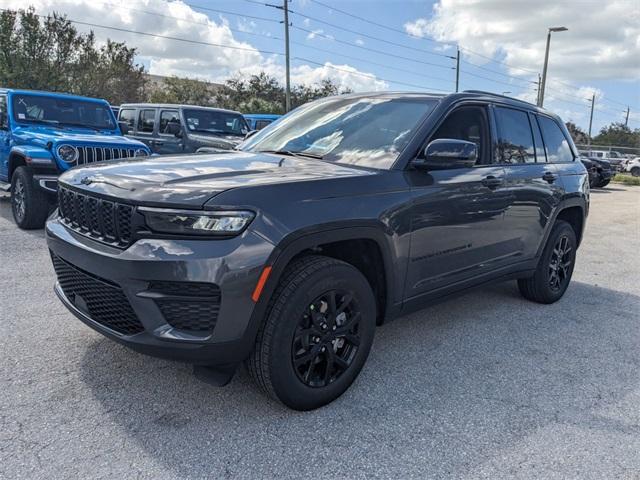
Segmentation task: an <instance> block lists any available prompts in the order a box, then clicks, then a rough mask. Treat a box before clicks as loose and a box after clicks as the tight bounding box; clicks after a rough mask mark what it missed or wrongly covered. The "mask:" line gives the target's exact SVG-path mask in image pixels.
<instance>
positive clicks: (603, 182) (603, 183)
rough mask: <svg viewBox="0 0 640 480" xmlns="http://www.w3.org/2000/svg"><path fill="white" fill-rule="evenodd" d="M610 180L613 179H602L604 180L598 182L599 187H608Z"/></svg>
mask: <svg viewBox="0 0 640 480" xmlns="http://www.w3.org/2000/svg"><path fill="white" fill-rule="evenodd" d="M610 181H611V180H610V179H609V180H604V181H602V182H600V183H599V184H598V187H599V188H604V187H606V186H607V185H609V182H610Z"/></svg>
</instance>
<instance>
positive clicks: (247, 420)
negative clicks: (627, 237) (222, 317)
mask: <svg viewBox="0 0 640 480" xmlns="http://www.w3.org/2000/svg"><path fill="white" fill-rule="evenodd" d="M639 306H640V298H639V297H637V296H634V295H631V294H629V293H623V292H618V291H614V290H609V289H606V288H601V287H598V286H593V285H588V284H585V283H579V282H574V283H572V285H571V286H570V288H569V290H568V291H567V293H566V295H565V297H564V298H563V299H562V300H561V301H560V302H558V303H556V304H554V305H539V304H534V303H531V302H527V301H525V300H523V299H522V298H521V297H520V296H519V294H518V291H517V288H516V287H515V285H514V282H510V283H503V284H498V285H494V286H491V287H486V288H483V289H480V290H477V291H474V292H471V293H468V294H466V295H464V296H461V297H458V298H456V299H453V300H450V301H447V302H445V303H441V304H438V305H435V306H433V307H430V308H427V309H425V310H423V311H421V312H417V313H415V314H412V315H409V316H406V317H403V318H400V319H398V320H395V321H393V322H390V323H389V324H387V325H384V326H382V327H380V328H379V329H378V330H377V332H376V339H375V343H374V347H373V350H372V352H371V355H370V357H369V360H368V362H367V364H366V365H365V368H364V370H363V372H362V374H361V375H360V376H359V378H358V379H357V380H356V382H355V383H354V384H353V385H352V387H351V388H350V389H349V390H348V391H347V392H346V393H345V394H344V395H343V396H342V397H341V398H339V399H338V400H337V401H335V402H334V403H332V404H330V405H328V406H326V407H323V408H321V409H318V410H315V411H312V412H306V413H300V412H294V411H290V410H288V409H286V408H285V407H283V406H281V405H280V404H279V403H277V402H274V401H272V400H269V399H268V398H266V397H265V396H264V395H262V393H261V392H260V391H259V390H258V389H257V388H256V387H255V386H254V384H253V383H252V382H251V381H250V379H249V377H248V375H247V373H246V372H245V371H244V369H241V370H239V372H238V374H237V375H236V377H235V378H234V379H233V381H232V382H231V383H230V384H229V385H228V386H227V387H225V388H215V387H211V386H209V385H206V384H204V383H201V382H200V381H198V380H196V379H195V378H194V377H193V375H191V370H190V367H189V366H187V365H183V364H177V363H172V362H167V361H162V360H158V359H154V358H150V357H145V356H142V355H139V354H136V353H134V352H132V351H129V350H128V349H126V348H125V347H122V346H120V345H117V344H115V343H113V342H111V341H108V340H107V339H104V338H99V339H96V340H95V341H94V342H93V343H91V344H89V345H88V346H87V350H86V353H85V355H84V357H83V360H82V365H81V380H82V381H83V382H84V383H85V384H86V385H87V386H88V387H89V389H90V391H91V392H92V394H93V396H94V397H95V398H96V399H97V400H98V401H99V402H100V404H101V405H102V406H103V407H104V415H105V416H107V417H108V420H106V421H108V422H115V423H116V424H118V425H119V426H120V427H121V428H122V430H123V432H124V433H125V434H126V435H128V436H129V437H130V438H131V439H133V440H135V441H136V442H137V443H138V444H139V445H140V446H141V447H142V448H144V449H145V451H146V452H147V453H148V454H149V455H151V456H152V457H153V458H154V459H156V460H157V461H158V462H161V463H162V464H163V466H164V467H166V468H167V469H170V470H171V471H173V472H174V473H175V475H176V476H180V477H181V478H192V477H198V478H200V477H203V476H204V477H207V476H209V477H221V476H235V475H239V474H240V472H242V474H244V475H249V476H251V477H255V478H271V477H275V476H287V477H290V476H294V477H297V478H301V477H304V476H305V475H307V474H309V475H312V474H313V465H318V464H322V465H324V467H323V468H324V471H327V470H326V465H327V462H329V463H328V464H329V465H333V468H335V473H336V475H345V476H347V477H348V476H349V473H348V472H345V471H344V470H343V468H344V466H345V465H349V466H350V468H353V469H354V470H352V473H353V472H358V475H359V476H364V477H366V476H368V475H377V474H379V472H380V470H379V469H380V468H381V466H384V468H385V470H384V471H385V472H389V476H391V475H394V473H393V472H395V475H399V476H400V477H402V476H404V475H407V474H408V473H407V472H411V471H413V472H414V473H415V471H416V469H418V470H419V471H422V472H425V475H427V474H428V475H431V473H428V472H433V471H440V470H439V468H440V466H441V465H447V472H448V473H447V476H451V478H460V477H462V476H463V475H465V474H468V473H469V472H470V471H473V470H472V469H473V467H474V466H478V465H480V464H485V463H486V462H487V461H489V460H490V459H491V458H499V456H500V455H501V454H502V453H504V450H506V449H508V448H510V447H511V446H513V445H514V444H516V443H517V442H518V441H520V440H523V439H525V438H527V437H528V436H531V435H534V434H535V432H537V431H539V430H540V429H543V428H544V427H545V426H547V425H550V424H552V425H558V424H565V425H575V424H582V423H589V422H593V421H595V420H594V419H597V421H598V422H599V425H600V428H605V429H611V430H616V429H621V428H633V426H629V425H621V424H620V421H619V420H614V419H610V418H608V417H607V415H606V414H605V413H603V412H605V411H606V407H607V405H608V404H613V403H615V402H617V401H619V400H620V399H621V398H623V397H624V396H625V395H626V394H627V393H628V392H629V391H630V390H633V389H636V388H637V387H638V375H637V371H638V353H637V352H638V344H639V343H640V342H639V340H640V337H639V335H640V333H639V332H638V328H637V318H633V317H634V316H635V314H634V312H637V311H638V307H639ZM635 428H637V426H636V427H635ZM501 452H502V453H501ZM405 469H406V470H405Z"/></svg>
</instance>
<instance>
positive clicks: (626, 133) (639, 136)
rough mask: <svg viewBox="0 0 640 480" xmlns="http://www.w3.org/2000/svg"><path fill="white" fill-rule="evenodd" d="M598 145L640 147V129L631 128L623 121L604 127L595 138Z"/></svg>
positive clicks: (594, 140) (594, 141)
mask: <svg viewBox="0 0 640 480" xmlns="http://www.w3.org/2000/svg"><path fill="white" fill-rule="evenodd" d="M593 143H594V144H596V145H616V146H620V147H635V148H640V129H638V128H636V129H635V130H631V129H630V128H629V127H628V126H626V125H625V124H624V123H621V122H614V123H612V124H611V125H608V126H605V127H602V128H601V129H600V133H599V134H598V135H597V136H596V137H595V138H594V139H593Z"/></svg>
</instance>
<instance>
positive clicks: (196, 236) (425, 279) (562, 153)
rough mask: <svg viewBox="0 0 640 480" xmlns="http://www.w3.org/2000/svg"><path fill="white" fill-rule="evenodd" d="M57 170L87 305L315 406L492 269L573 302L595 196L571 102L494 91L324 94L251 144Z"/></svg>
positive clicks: (125, 340)
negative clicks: (571, 129) (378, 342)
mask: <svg viewBox="0 0 640 480" xmlns="http://www.w3.org/2000/svg"><path fill="white" fill-rule="evenodd" d="M60 182H61V188H60V190H59V192H60V206H61V208H60V211H59V214H58V215H57V216H54V217H51V218H50V219H49V220H48V222H47V228H46V238H47V243H48V247H49V249H50V250H51V255H52V260H53V264H54V267H55V270H56V273H57V278H58V282H57V284H56V287H55V290H56V293H57V294H58V296H59V298H60V299H61V301H62V302H63V303H64V305H65V306H66V307H67V308H68V309H69V310H70V311H71V312H73V313H74V314H75V315H76V316H77V317H78V318H79V319H80V320H81V321H83V322H84V323H86V324H87V325H89V326H90V327H92V328H94V329H95V330H97V331H98V332H100V333H102V334H103V335H105V336H107V337H109V338H111V339H113V340H116V341H118V342H120V343H122V344H124V345H127V346H129V347H131V348H133V349H135V350H138V351H140V352H143V353H148V354H151V355H157V356H160V357H164V358H170V359H174V360H183V361H186V362H190V363H193V364H196V365H197V367H196V372H197V373H198V375H201V376H202V377H203V378H207V380H208V381H210V382H212V383H217V384H225V383H226V382H228V381H229V380H230V379H231V376H232V375H233V373H234V371H235V370H236V367H237V366H238V365H239V364H240V363H241V362H242V361H245V362H246V365H247V367H248V369H249V372H250V374H251V375H252V376H253V378H254V379H255V380H256V382H257V383H258V384H259V385H260V386H261V387H262V388H263V390H264V391H265V392H266V393H267V394H268V395H270V396H271V397H274V398H276V399H278V400H280V401H281V402H283V403H284V404H286V405H288V406H289V407H291V408H294V409H299V410H307V409H313V408H316V407H319V406H321V405H324V404H326V403H328V402H331V401H332V400H334V399H335V398H337V397H338V396H340V395H341V394H342V393H343V392H344V391H345V390H346V389H347V388H348V387H349V385H350V384H351V383H352V382H353V380H354V379H355V378H356V376H357V375H358V373H359V372H360V370H361V369H362V367H363V365H364V363H365V360H366V358H367V355H368V354H369V349H370V348H371V344H372V340H373V336H374V331H375V327H376V325H377V324H381V323H383V322H386V321H389V320H390V319H392V318H394V317H396V316H399V315H403V314H406V313H408V312H411V311H413V310H416V309H418V308H421V307H423V306H424V305H426V304H428V303H429V302H432V301H435V300H438V299H441V298H443V297H446V296H449V295H453V294H455V293H459V292H462V291H465V290H467V289H468V288H470V287H475V286H478V285H481V284H484V283H486V282H490V281H502V280H506V279H517V280H518V287H519V289H520V292H521V293H522V295H523V296H524V297H525V298H527V299H529V300H532V301H535V302H540V303H552V302H555V301H557V300H559V299H560V298H561V297H562V296H563V294H564V292H565V290H566V289H567V287H568V285H569V282H570V279H571V275H572V272H573V267H574V264H575V259H576V251H577V249H578V246H579V245H580V239H581V238H582V232H583V228H584V224H585V220H586V216H587V212H588V209H589V186H588V182H587V172H586V170H585V168H584V166H583V165H582V163H580V161H578V155H577V150H576V148H575V146H574V144H573V142H572V140H571V137H570V136H569V133H568V131H567V129H566V127H565V126H564V123H563V122H562V121H561V120H560V118H559V117H557V116H556V115H554V114H552V113H550V112H547V111H546V110H543V109H540V108H537V107H536V106H534V105H532V104H529V103H525V102H523V101H520V100H515V99H510V98H506V97H503V96H498V95H493V94H490V93H484V92H477V91H470V92H464V93H457V94H451V95H436V94H421V93H373V94H351V95H340V96H336V97H330V98H325V99H321V100H317V101H315V102H312V103H309V104H307V105H305V106H302V107H300V108H298V109H297V110H295V111H294V112H292V113H290V114H289V115H288V116H287V117H285V118H283V119H282V120H281V121H279V122H278V123H277V124H275V125H273V126H271V127H269V128H268V129H265V130H262V131H260V132H259V133H257V134H256V135H254V136H253V137H251V138H250V139H248V140H247V141H246V142H244V143H243V144H242V146H241V150H237V151H230V152H227V153H218V154H212V155H194V156H180V157H155V158H151V159H149V160H147V161H145V162H141V163H132V162H130V161H121V162H117V163H111V164H109V165H102V166H99V165H95V166H92V167H87V168H84V169H77V170H73V171H70V172H68V173H66V174H65V175H64V176H63V177H62V178H61V180H60ZM72 200H73V201H72ZM74 202H76V203H74ZM94 202H95V203H94ZM76 204H78V205H85V206H88V205H92V204H97V205H99V209H98V210H97V211H98V212H100V213H99V214H98V218H99V225H100V230H98V231H95V230H94V229H93V228H88V225H86V223H85V219H84V218H83V217H81V216H79V215H78V213H77V212H78V211H80V210H81V209H78V208H76V207H74V206H72V205H76ZM112 211H117V212H119V215H117V216H113V215H105V214H103V213H102V212H112Z"/></svg>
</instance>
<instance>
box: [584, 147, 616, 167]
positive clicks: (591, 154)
mask: <svg viewBox="0 0 640 480" xmlns="http://www.w3.org/2000/svg"><path fill="white" fill-rule="evenodd" d="M581 154H582V155H583V156H585V157H587V158H591V159H597V160H606V161H608V162H609V163H610V164H611V167H612V168H613V170H614V172H616V171H617V172H620V171H622V168H623V166H624V160H625V158H624V156H623V155H622V154H621V153H620V152H616V151H615V150H612V151H608V150H585V151H584V152H581Z"/></svg>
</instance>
